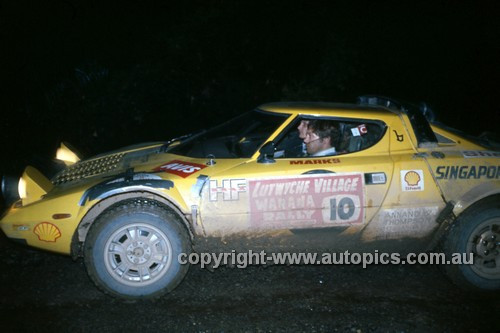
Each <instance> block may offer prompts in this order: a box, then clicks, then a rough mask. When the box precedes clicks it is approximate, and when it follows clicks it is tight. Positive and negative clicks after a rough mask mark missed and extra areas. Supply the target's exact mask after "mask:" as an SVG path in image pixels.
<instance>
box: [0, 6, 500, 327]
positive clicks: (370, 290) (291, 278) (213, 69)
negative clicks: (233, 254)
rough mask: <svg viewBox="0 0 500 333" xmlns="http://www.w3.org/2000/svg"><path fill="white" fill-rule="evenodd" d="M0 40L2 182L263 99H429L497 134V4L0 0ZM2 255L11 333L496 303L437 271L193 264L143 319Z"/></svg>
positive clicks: (457, 323)
mask: <svg viewBox="0 0 500 333" xmlns="http://www.w3.org/2000/svg"><path fill="white" fill-rule="evenodd" d="M0 46H1V48H0V80H1V81H0V82H1V83H0V112H1V118H0V156H1V162H2V163H0V175H2V174H12V175H20V173H21V172H22V170H23V168H24V167H25V166H26V164H28V163H29V164H32V165H34V166H36V167H40V166H41V165H43V161H44V160H49V159H52V158H53V157H54V156H55V151H56V148H57V147H58V145H59V143H60V142H61V141H67V142H70V143H72V145H73V146H75V147H77V148H78V149H79V150H80V152H82V153H83V154H84V156H87V157H89V156H91V155H94V154H97V153H102V152H105V151H109V150H112V149H116V148H119V147H122V146H126V145H129V144H133V143H139V142H146V141H158V140H161V141H163V140H168V139H170V138H173V137H177V136H179V135H182V134H186V133H189V132H191V131H193V130H197V129H200V128H207V127H209V126H212V125H214V124H217V123H220V122H221V121H223V120H225V119H227V118H228V117H230V116H234V115H237V114H239V113H242V112H245V111H248V110H250V109H252V108H254V107H256V106H258V105H260V104H263V103H265V102H271V101H297V100H302V101H304V100H307V101H330V102H354V101H355V98H356V96H358V95H363V94H381V95H385V96H391V97H394V98H399V99H403V100H408V101H413V102H420V101H426V102H427V103H428V104H430V105H431V106H432V107H433V109H434V110H435V111H436V112H437V114H438V118H439V120H441V121H442V122H444V123H446V124H447V125H449V126H452V127H455V128H457V129H460V130H463V131H465V132H468V133H470V134H472V135H479V134H480V133H482V132H484V131H489V132H492V133H493V134H497V135H498V132H499V131H498V129H497V126H498V124H499V123H500V110H499V108H500V107H499V105H498V98H499V97H500V94H499V88H498V87H499V85H498V81H499V78H500V66H499V59H500V57H499V56H500V20H499V11H498V8H497V6H496V5H495V2H494V1H432V2H431V1H426V2H423V1H422V2H421V3H420V2H419V3H413V2H410V1H408V2H401V1H399V2H396V1H394V2H387V1H362V2H361V1H352V2H347V1H346V2H340V1H312V0H310V1H266V2H264V1H230V0H217V1H207V0H206V1H161V2H160V1H158V2H153V1H120V2H111V1H109V2H108V1H97V0H87V1H83V0H61V1H24V0H21V1H2V0H0ZM0 200H1V199H0ZM1 206H2V203H1V201H0V210H1V209H2V207H1ZM0 253H4V255H3V257H2V258H1V259H2V260H1V261H0V262H2V266H3V267H6V268H5V269H4V270H3V271H2V273H1V274H0V278H1V279H0V280H1V281H4V282H3V283H2V284H3V285H4V289H3V291H2V292H1V293H2V295H4V296H2V298H4V299H3V301H4V302H0V303H2V305H1V306H0V308H2V309H3V310H2V312H4V311H6V312H4V314H3V316H0V317H3V319H2V320H3V321H5V322H6V323H7V325H6V326H5V325H3V324H2V326H3V327H4V328H5V329H6V331H11V330H12V331H19V328H20V327H21V328H22V327H24V328H25V329H26V331H33V330H41V331H44V329H46V330H47V331H75V332H76V331H85V328H87V330H89V331H118V330H119V331H123V330H124V329H127V330H128V329H130V327H128V326H126V325H127V321H128V320H131V318H134V320H139V319H140V320H139V321H138V322H139V323H143V322H145V321H148V322H149V324H150V325H151V327H150V330H153V327H154V328H155V330H157V328H158V327H156V326H155V325H156V323H158V325H160V326H159V327H160V328H161V327H163V328H165V327H168V328H170V329H173V330H175V328H177V330H178V331H192V330H199V329H201V326H192V325H197V324H196V323H198V324H199V323H200V322H201V323H203V325H205V326H203V327H204V328H205V329H206V330H207V332H208V331H210V330H211V328H212V327H213V328H214V330H213V331H219V330H220V329H221V327H227V328H228V330H229V331H231V330H235V331H238V330H240V329H241V330H243V329H244V328H245V327H246V329H248V327H254V329H255V330H256V331H270V330H271V331H272V330H277V331H279V330H282V329H285V330H303V331H332V329H333V327H336V326H331V325H341V326H338V327H341V328H342V327H343V328H344V329H345V331H349V332H361V329H358V328H359V327H361V328H362V329H363V331H407V330H416V331H419V330H421V331H427V329H429V330H430V331H460V330H469V331H471V332H476V331H482V330H487V329H489V328H493V327H496V325H498V320H497V319H498V310H495V308H497V309H498V301H496V302H495V301H491V302H485V301H483V300H479V301H476V300H473V299H472V298H468V297H467V296H464V295H463V294H462V293H461V292H460V291H459V290H458V289H457V288H456V287H454V286H453V285H451V284H450V283H449V282H448V281H447V280H446V279H445V278H444V277H443V276H442V275H441V274H440V273H439V272H438V271H437V269H434V268H433V267H424V266H414V267H409V266H408V267H397V266H393V267H381V266H376V267H372V268H370V270H366V271H365V270H361V269H359V268H357V267H348V266H345V267H339V268H337V267H336V270H331V269H330V267H311V266H309V267H279V268H275V269H267V268H266V271H265V272H262V271H261V268H252V269H249V270H236V272H227V271H224V270H222V271H221V272H216V273H213V274H212V273H208V272H205V271H204V272H201V271H199V270H196V269H192V272H190V274H191V275H190V276H188V278H186V281H185V282H183V284H182V286H181V287H179V288H178V289H177V290H176V291H174V292H173V293H172V294H171V295H169V296H168V297H166V298H165V299H164V300H160V301H158V302H157V303H155V304H154V305H152V306H151V307H147V306H146V307H141V306H137V305H131V304H121V303H119V302H114V301H112V300H109V299H108V298H107V297H106V296H104V295H103V294H101V293H100V292H99V291H97V289H95V288H94V286H93V285H92V284H91V283H90V281H88V279H87V277H86V275H85V271H84V268H83V263H82V262H81V261H79V262H78V263H77V264H75V263H72V262H70V261H71V260H70V259H69V258H67V257H60V256H55V255H50V254H48V253H43V252H39V251H35V250H29V249H18V248H13V245H10V243H8V242H7V241H6V240H5V237H4V238H3V239H2V241H1V242H0ZM292 268H293V269H292ZM9 269H11V270H12V271H9ZM224 272H225V273H224ZM19 277H22V279H21V281H22V282H18V279H19ZM5 281H7V282H5ZM25 281H28V282H29V284H28V285H26V286H25V285H23V284H22V283H24V282H25ZM47 281H50V283H45V282H47ZM60 281H63V282H61V283H59V282H60ZM282 281H285V282H282ZM318 281H319V282H318ZM339 281H341V282H340V283H339ZM323 282H324V284H323ZM35 286H36V287H35ZM75 294H78V295H76V296H75ZM313 308H314V311H313ZM332 311H333V312H332ZM104 313H105V314H107V316H104V315H103V314H104ZM25 316H28V317H29V320H25V319H26V318H27V317H26V318H25ZM139 317H140V318H139ZM333 318H335V320H340V323H339V322H334V321H333ZM401 318H404V320H407V321H408V322H409V323H406V324H405V323H403V321H402V320H403V319H401ZM0 322H2V321H0ZM39 322H43V324H44V326H40V325H39V324H38V323H39ZM9 324H10V325H12V326H9ZM19 325H21V326H19ZM23 325H24V326H23ZM30 325H31V326H30ZM45 325H46V326H45ZM138 325H139V324H138ZM161 325H163V326H161ZM238 325H239V326H238ZM250 325H254V326H250ZM280 325H282V326H280ZM290 325H291V326H290ZM493 325H495V326H493ZM32 326H33V327H34V326H36V329H34V328H33V327H32ZM28 327H31V328H29V329H28ZM137 327H140V326H137ZM148 327H149V326H148ZM207 327H208V328H207ZM422 328H423V330H422ZM22 330H23V329H21V331H22ZM160 330H161V329H160ZM335 330H337V329H336V328H335ZM492 331H494V328H493V329H492Z"/></svg>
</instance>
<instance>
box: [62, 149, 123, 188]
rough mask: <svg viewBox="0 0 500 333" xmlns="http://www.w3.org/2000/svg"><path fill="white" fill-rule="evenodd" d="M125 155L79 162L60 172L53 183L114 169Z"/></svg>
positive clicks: (66, 181)
mask: <svg viewBox="0 0 500 333" xmlns="http://www.w3.org/2000/svg"><path fill="white" fill-rule="evenodd" d="M123 155H124V154H123V153H120V154H114V155H108V156H104V157H100V158H95V159H92V160H87V161H81V162H78V163H76V164H73V165H71V166H69V167H68V168H66V169H64V170H63V171H61V172H60V173H58V174H57V175H56V176H55V177H54V178H53V179H52V183H53V184H54V185H60V184H65V183H68V182H72V181H76V180H79V179H83V178H88V177H92V176H96V175H100V174H103V173H106V172H110V171H113V170H114V169H116V168H117V167H118V165H119V164H120V162H121V160H122V158H123Z"/></svg>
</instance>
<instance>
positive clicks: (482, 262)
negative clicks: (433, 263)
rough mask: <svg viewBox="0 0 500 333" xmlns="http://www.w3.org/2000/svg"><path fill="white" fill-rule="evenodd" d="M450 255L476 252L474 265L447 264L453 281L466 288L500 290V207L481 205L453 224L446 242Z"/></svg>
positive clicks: (473, 253) (445, 248) (474, 253)
mask: <svg viewBox="0 0 500 333" xmlns="http://www.w3.org/2000/svg"><path fill="white" fill-rule="evenodd" d="M444 250H445V252H446V253H447V255H448V256H450V255H451V254H452V253H465V254H467V257H468V256H469V255H470V254H472V256H473V260H474V261H473V264H471V265H447V266H446V272H447V274H448V276H449V277H450V278H451V280H452V281H453V282H455V283H456V284H458V285H459V286H462V287H465V288H466V289H482V290H500V208H499V207H494V206H493V207H491V206H490V207H484V206H481V207H478V208H476V209H474V210H473V211H471V212H468V213H465V215H464V216H463V217H459V219H458V220H457V221H456V222H455V223H454V224H453V225H452V228H451V229H450V232H449V234H448V236H447V238H446V239H445V242H444Z"/></svg>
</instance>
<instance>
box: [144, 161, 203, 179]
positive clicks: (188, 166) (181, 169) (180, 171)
mask: <svg viewBox="0 0 500 333" xmlns="http://www.w3.org/2000/svg"><path fill="white" fill-rule="evenodd" d="M206 167H207V166H206V165H204V164H197V163H192V162H184V161H178V160H174V161H170V162H168V163H166V164H163V165H160V166H159V167H156V168H154V169H153V171H155V172H160V171H163V172H167V173H171V174H174V175H177V176H180V177H182V178H186V177H187V176H190V175H192V174H193V173H196V172H198V171H200V170H201V169H203V168H206Z"/></svg>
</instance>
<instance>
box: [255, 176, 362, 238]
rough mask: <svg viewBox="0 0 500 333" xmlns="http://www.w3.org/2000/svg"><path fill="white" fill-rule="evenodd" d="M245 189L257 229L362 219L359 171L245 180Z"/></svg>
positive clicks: (325, 224)
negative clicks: (246, 182) (246, 181)
mask: <svg viewBox="0 0 500 333" xmlns="http://www.w3.org/2000/svg"><path fill="white" fill-rule="evenodd" d="M248 192H249V200H250V220H251V223H252V224H253V225H254V226H256V227H258V228H266V229H269V228H275V229H294V228H311V227H326V226H336V225H350V224H355V223H362V222H363V218H364V212H363V207H364V189H363V175H362V174H360V173H355V174H322V175H307V176H301V177H286V178H273V179H264V180H249V181H248Z"/></svg>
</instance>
